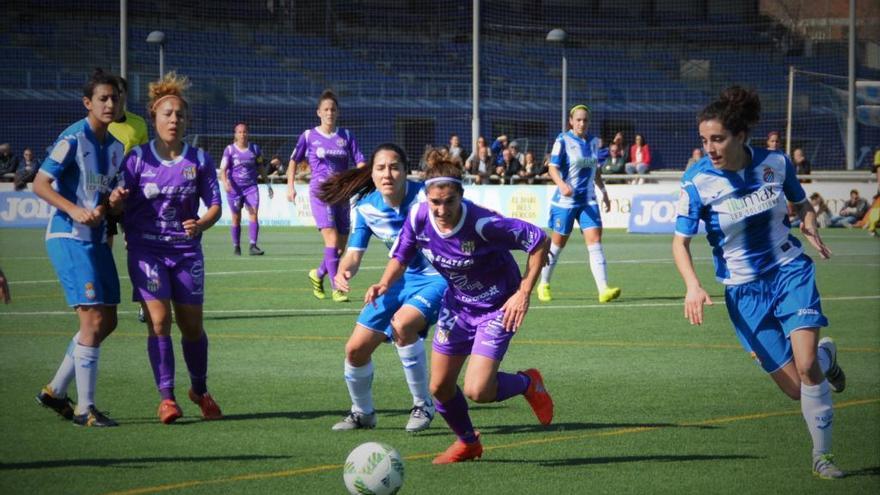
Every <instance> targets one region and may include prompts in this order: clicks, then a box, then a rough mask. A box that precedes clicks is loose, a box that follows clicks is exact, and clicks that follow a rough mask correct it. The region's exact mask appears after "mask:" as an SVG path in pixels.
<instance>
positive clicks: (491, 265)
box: [391, 200, 547, 313]
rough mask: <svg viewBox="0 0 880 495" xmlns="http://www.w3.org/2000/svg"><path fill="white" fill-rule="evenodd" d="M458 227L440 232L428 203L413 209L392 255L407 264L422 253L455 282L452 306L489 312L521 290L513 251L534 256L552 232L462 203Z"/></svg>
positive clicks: (449, 297)
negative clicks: (548, 232)
mask: <svg viewBox="0 0 880 495" xmlns="http://www.w3.org/2000/svg"><path fill="white" fill-rule="evenodd" d="M461 208H462V213H461V220H460V221H459V223H458V225H456V226H455V228H454V229H453V230H452V231H451V232H448V233H443V232H440V231H439V229H438V228H437V225H436V224H435V221H434V217H433V215H431V211H430V207H429V206H428V203H427V202H422V203H419V204H418V206H415V207H413V208H412V209H411V210H410V215H409V219H408V221H407V222H405V223H404V225H403V229H402V230H401V233H400V237H399V238H398V242H397V244H396V245H395V246H394V248H393V249H392V251H391V255H392V257H394V258H395V259H397V260H398V261H400V262H401V263H403V264H404V265H407V264H408V263H409V262H410V261H411V260H412V259H413V257H414V256H415V255H416V253H417V252H419V251H421V253H422V255H424V256H425V258H427V259H428V261H430V262H431V264H432V265H434V268H436V269H437V271H438V272H440V274H441V275H443V277H444V278H445V279H446V280H447V281H448V282H449V290H448V291H447V292H446V297H445V299H446V303H445V305H446V306H447V307H448V306H449V304H450V303H452V304H453V305H454V306H455V307H457V308H460V309H465V310H469V312H470V313H485V312H489V311H494V310H497V309H499V308H501V306H502V305H504V303H505V302H506V301H507V299H509V298H510V296H511V295H513V293H514V292H516V291H517V289H519V284H520V281H521V280H522V275H520V272H519V266H517V264H516V261H515V260H514V259H513V255H512V254H510V250H512V249H521V250H523V251H526V252H529V253H531V252H532V251H534V250H535V249H536V248H537V247H538V246H540V245H541V243H542V242H544V239H545V238H546V237H547V234H545V233H544V231H543V230H541V229H540V228H538V227H536V226H534V225H532V224H530V223H528V222H524V221H522V220H519V219H516V218H505V217H503V216H501V215H500V214H498V213H496V212H494V211H492V210H489V209H486V208H483V207H482V206H479V205H477V204H474V203H472V202H470V201H468V200H463V201H462V203H461Z"/></svg>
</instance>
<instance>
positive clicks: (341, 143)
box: [336, 138, 345, 148]
mask: <svg viewBox="0 0 880 495" xmlns="http://www.w3.org/2000/svg"><path fill="white" fill-rule="evenodd" d="M336 146H339V147H340V148H342V147H343V146H345V139H342V138H337V139H336Z"/></svg>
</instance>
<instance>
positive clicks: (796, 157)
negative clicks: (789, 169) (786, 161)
mask: <svg viewBox="0 0 880 495" xmlns="http://www.w3.org/2000/svg"><path fill="white" fill-rule="evenodd" d="M791 161H792V162H793V163H794V168H795V170H796V172H797V174H798V175H810V171H811V169H812V166H811V165H810V161H809V160H807V155H805V154H804V150H802V149H801V148H795V149H794V151H792V152H791ZM801 182H808V181H803V180H802V181H801Z"/></svg>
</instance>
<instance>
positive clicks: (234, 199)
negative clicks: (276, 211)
mask: <svg viewBox="0 0 880 495" xmlns="http://www.w3.org/2000/svg"><path fill="white" fill-rule="evenodd" d="M229 185H230V186H231V187H230V189H231V191H229V192H228V193H226V202H227V203H228V204H229V209H230V210H232V212H233V213H235V214H236V215H238V214H239V213H241V207H242V206H247V209H248V212H256V211H257V210H258V209H259V208H260V189H259V188H258V187H257V185H256V184H253V185H250V186H237V185H236V184H235V182H232V181H229Z"/></svg>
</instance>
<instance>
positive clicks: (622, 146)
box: [611, 131, 629, 163]
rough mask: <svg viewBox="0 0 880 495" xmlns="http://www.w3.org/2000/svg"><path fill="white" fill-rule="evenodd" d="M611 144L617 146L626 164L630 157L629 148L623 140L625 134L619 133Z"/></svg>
mask: <svg viewBox="0 0 880 495" xmlns="http://www.w3.org/2000/svg"><path fill="white" fill-rule="evenodd" d="M611 143H612V144H616V145H617V148H618V149H619V150H620V156H622V157H623V162H624V163H626V162H627V158H628V156H629V148H627V147H626V143H625V142H624V140H623V132H620V131H618V132H617V134H615V135H614V139H612V140H611Z"/></svg>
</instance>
